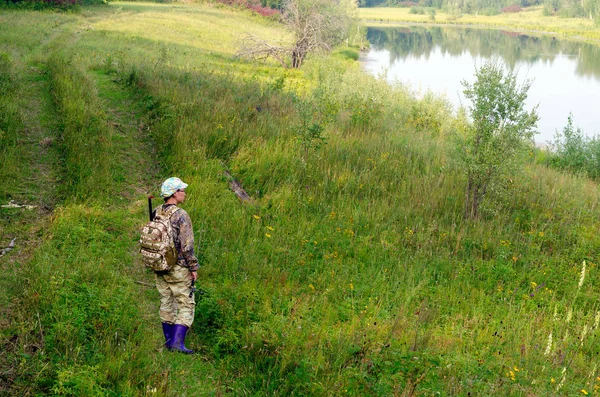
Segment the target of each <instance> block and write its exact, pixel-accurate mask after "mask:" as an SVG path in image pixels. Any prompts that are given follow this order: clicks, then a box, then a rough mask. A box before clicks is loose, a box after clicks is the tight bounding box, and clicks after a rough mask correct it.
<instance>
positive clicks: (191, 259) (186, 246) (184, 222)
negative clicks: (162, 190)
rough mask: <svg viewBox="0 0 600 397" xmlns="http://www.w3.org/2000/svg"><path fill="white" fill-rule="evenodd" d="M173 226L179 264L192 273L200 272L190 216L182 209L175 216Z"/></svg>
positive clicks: (172, 221) (172, 219)
mask: <svg viewBox="0 0 600 397" xmlns="http://www.w3.org/2000/svg"><path fill="white" fill-rule="evenodd" d="M171 224H172V225H173V230H174V232H175V235H174V238H175V248H176V249H177V259H178V261H179V263H180V264H183V265H184V266H185V267H187V268H188V269H190V271H193V272H194V271H196V270H198V258H196V255H195V253H194V230H193V228H192V220H191V219H190V216H189V215H188V213H187V212H185V210H183V209H181V208H180V209H179V210H178V211H177V212H175V214H173V218H171ZM182 262H183V263H182Z"/></svg>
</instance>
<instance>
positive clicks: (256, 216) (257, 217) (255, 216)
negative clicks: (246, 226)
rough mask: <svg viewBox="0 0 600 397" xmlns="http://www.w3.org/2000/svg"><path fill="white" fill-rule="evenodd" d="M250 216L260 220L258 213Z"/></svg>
mask: <svg viewBox="0 0 600 397" xmlns="http://www.w3.org/2000/svg"><path fill="white" fill-rule="evenodd" d="M252 217H253V218H254V219H256V220H257V221H259V220H260V216H258V215H252Z"/></svg>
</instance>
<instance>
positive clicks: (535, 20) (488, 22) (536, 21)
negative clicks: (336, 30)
mask: <svg viewBox="0 0 600 397" xmlns="http://www.w3.org/2000/svg"><path fill="white" fill-rule="evenodd" d="M360 18H361V19H362V20H363V21H364V23H365V24H367V25H372V26H382V25H394V24H397V23H424V24H441V25H456V26H474V27H486V28H493V29H510V30H517V31H523V32H528V33H531V34H550V35H556V36H559V37H565V38H571V39H579V40H590V41H598V40H600V28H598V26H597V25H595V24H594V21H592V20H591V19H588V18H561V17H558V16H543V15H542V7H541V6H537V7H527V8H525V9H523V11H521V12H518V13H503V14H498V15H493V16H487V15H471V14H461V15H453V14H447V13H444V12H441V11H439V10H436V14H435V18H434V19H433V20H432V19H431V17H430V16H429V15H428V14H427V13H425V14H411V13H410V8H392V7H373V8H360Z"/></svg>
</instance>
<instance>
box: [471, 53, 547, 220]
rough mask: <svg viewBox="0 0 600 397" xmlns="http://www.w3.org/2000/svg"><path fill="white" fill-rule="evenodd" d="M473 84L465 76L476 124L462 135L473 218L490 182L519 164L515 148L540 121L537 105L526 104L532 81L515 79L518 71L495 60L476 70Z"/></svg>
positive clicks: (528, 139) (496, 181)
mask: <svg viewBox="0 0 600 397" xmlns="http://www.w3.org/2000/svg"><path fill="white" fill-rule="evenodd" d="M475 78H476V79H475V82H474V83H473V84H471V83H469V82H467V81H466V80H463V81H462V85H463V87H464V91H463V92H464V94H465V97H466V98H467V99H468V100H469V101H470V102H471V106H469V107H468V110H469V114H470V116H471V119H472V125H471V126H470V127H469V128H467V131H466V134H465V136H463V139H462V141H461V145H460V146H461V147H460V149H461V150H460V152H461V155H462V158H463V160H464V165H465V172H466V174H467V187H466V191H465V217H468V218H475V217H476V216H477V215H478V213H479V206H480V204H481V202H482V200H483V198H484V197H485V195H486V193H487V192H488V190H489V188H490V187H491V186H494V185H495V184H499V183H501V180H502V179H503V178H502V176H503V175H506V174H507V173H509V172H511V171H515V170H516V167H515V165H516V161H515V160H516V157H517V156H516V155H517V153H518V152H519V151H520V150H522V149H524V148H526V147H527V145H528V144H529V145H530V144H531V142H532V138H533V135H534V134H535V133H536V130H535V128H536V126H537V121H538V115H537V106H536V107H535V108H534V109H532V110H531V111H530V112H527V111H526V110H525V100H526V99H527V92H528V91H529V88H530V86H531V82H530V81H529V80H528V81H525V82H524V83H523V84H522V85H519V84H517V76H516V75H515V74H514V73H513V72H512V71H508V72H506V73H505V71H504V67H503V66H502V65H501V64H500V63H499V62H498V61H496V60H494V61H489V62H487V63H486V64H485V65H484V66H482V67H481V68H479V69H476V70H475Z"/></svg>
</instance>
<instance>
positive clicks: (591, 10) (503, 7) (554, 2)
mask: <svg viewBox="0 0 600 397" xmlns="http://www.w3.org/2000/svg"><path fill="white" fill-rule="evenodd" d="M264 1H267V0H264ZM358 5H359V7H383V6H391V7H431V8H437V9H441V10H444V11H446V12H449V13H465V14H485V15H495V14H499V13H501V12H516V11H519V10H520V9H521V8H522V7H529V6H536V5H542V6H543V7H544V8H543V14H544V15H545V16H550V15H557V16H561V17H586V18H590V19H595V20H597V19H598V18H599V17H600V0H413V1H405V0H358Z"/></svg>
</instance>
